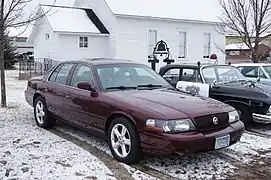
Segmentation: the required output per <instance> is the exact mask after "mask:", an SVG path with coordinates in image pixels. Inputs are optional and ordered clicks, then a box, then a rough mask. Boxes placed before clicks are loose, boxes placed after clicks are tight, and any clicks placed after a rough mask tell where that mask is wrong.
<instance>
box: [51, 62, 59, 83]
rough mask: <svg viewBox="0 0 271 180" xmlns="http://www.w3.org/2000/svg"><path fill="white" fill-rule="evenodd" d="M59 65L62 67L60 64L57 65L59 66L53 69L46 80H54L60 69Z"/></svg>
mask: <svg viewBox="0 0 271 180" xmlns="http://www.w3.org/2000/svg"><path fill="white" fill-rule="evenodd" d="M61 67H62V64H61V65H59V66H58V67H57V68H56V69H55V70H54V72H53V73H52V74H51V75H50V77H49V79H48V81H51V82H55V80H56V76H57V74H58V72H59V70H60V68H61Z"/></svg>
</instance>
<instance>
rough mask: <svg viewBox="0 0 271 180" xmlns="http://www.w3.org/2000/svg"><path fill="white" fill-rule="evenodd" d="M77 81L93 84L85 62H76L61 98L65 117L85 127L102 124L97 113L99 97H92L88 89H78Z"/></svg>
mask: <svg viewBox="0 0 271 180" xmlns="http://www.w3.org/2000/svg"><path fill="white" fill-rule="evenodd" d="M79 82H89V83H91V84H92V85H95V83H94V78H93V73H92V70H91V67H90V66H88V65H85V64H77V66H76V67H75V69H74V72H73V74H72V76H71V79H70V81H69V82H68V85H69V86H67V89H66V91H65V92H66V94H67V95H66V96H65V98H64V100H63V108H64V110H65V111H66V112H68V113H67V114H66V115H67V116H68V117H67V118H69V119H70V121H71V122H72V123H75V124H77V125H79V126H82V127H85V128H98V129H100V128H101V127H102V125H103V121H102V118H101V117H99V116H98V115H97V112H99V109H101V108H100V103H99V97H92V96H91V92H90V91H88V90H83V89H79V88H78V87H77V84H78V83H79Z"/></svg>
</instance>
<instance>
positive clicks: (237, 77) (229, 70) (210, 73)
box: [202, 66, 246, 84]
mask: <svg viewBox="0 0 271 180" xmlns="http://www.w3.org/2000/svg"><path fill="white" fill-rule="evenodd" d="M202 74H203V78H204V80H205V82H206V83H207V84H211V83H213V82H217V83H227V82H235V81H245V80H246V78H245V77H244V76H243V75H242V74H241V73H240V71H238V70H237V69H236V68H234V67H232V66H207V67H204V68H203V69H202Z"/></svg>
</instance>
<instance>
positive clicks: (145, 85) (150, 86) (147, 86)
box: [137, 84, 163, 88]
mask: <svg viewBox="0 0 271 180" xmlns="http://www.w3.org/2000/svg"><path fill="white" fill-rule="evenodd" d="M137 87H138V88H142V87H143V88H144V87H146V88H161V87H163V86H162V85H159V84H142V85H138V86H137Z"/></svg>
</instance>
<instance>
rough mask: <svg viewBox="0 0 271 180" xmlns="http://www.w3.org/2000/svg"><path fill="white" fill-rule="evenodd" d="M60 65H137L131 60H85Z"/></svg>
mask: <svg viewBox="0 0 271 180" xmlns="http://www.w3.org/2000/svg"><path fill="white" fill-rule="evenodd" d="M61 63H88V64H91V65H94V66H96V65H110V64H138V65H140V63H136V62H134V61H131V60H125V59H113V58H86V59H83V60H73V61H63V62H61Z"/></svg>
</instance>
